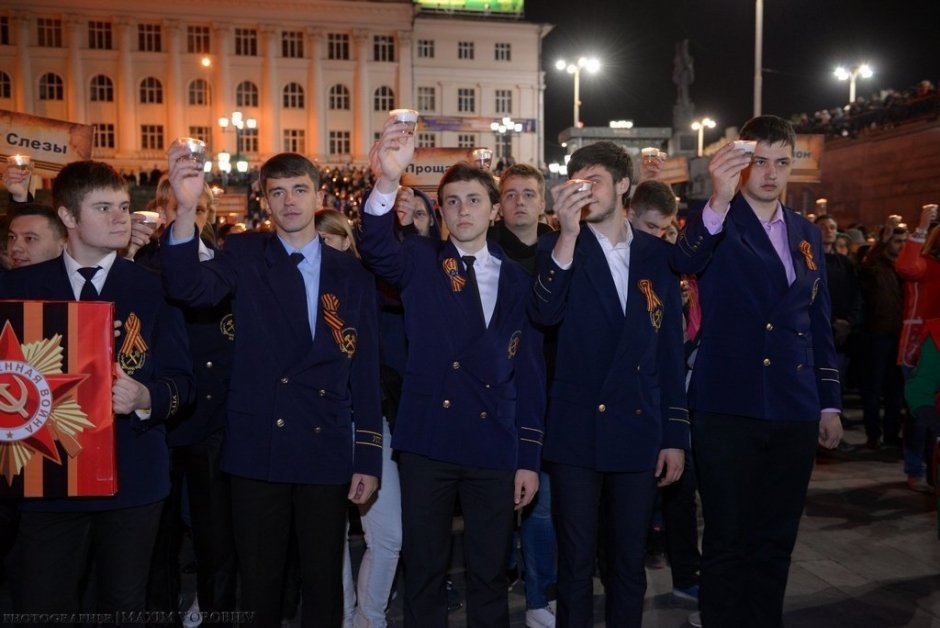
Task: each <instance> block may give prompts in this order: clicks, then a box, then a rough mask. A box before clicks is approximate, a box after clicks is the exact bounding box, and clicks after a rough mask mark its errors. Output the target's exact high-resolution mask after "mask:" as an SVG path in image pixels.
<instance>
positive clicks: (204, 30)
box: [186, 26, 211, 55]
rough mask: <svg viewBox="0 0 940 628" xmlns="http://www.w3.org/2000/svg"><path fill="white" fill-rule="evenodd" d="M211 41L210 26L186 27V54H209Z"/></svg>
mask: <svg viewBox="0 0 940 628" xmlns="http://www.w3.org/2000/svg"><path fill="white" fill-rule="evenodd" d="M210 46H211V40H210V39H209V27H208V26H187V27H186V52H188V53H190V54H200V55H207V54H209V48H210Z"/></svg>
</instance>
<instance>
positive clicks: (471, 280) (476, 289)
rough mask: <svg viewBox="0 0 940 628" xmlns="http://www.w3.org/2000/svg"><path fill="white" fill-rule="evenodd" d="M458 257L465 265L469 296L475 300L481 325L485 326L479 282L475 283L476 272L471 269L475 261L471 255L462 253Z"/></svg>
mask: <svg viewBox="0 0 940 628" xmlns="http://www.w3.org/2000/svg"><path fill="white" fill-rule="evenodd" d="M460 259H462V260H463V263H464V264H466V265H467V289H468V290H469V291H470V295H471V297H472V298H473V299H474V300H475V301H476V304H477V309H478V310H479V311H480V317H481V318H482V320H483V325H484V326H486V314H484V313H483V299H482V298H481V297H480V284H478V283H477V272H476V271H475V270H473V262H475V261H477V258H475V257H474V256H472V255H464V256H463V257H461V258H460Z"/></svg>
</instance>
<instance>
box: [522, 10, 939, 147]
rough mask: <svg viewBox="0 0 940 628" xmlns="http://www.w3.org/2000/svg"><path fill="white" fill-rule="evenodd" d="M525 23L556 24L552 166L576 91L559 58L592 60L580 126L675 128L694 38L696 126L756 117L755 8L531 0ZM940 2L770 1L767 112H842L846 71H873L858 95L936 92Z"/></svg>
mask: <svg viewBox="0 0 940 628" xmlns="http://www.w3.org/2000/svg"><path fill="white" fill-rule="evenodd" d="M526 18H527V19H528V20H529V21H533V22H545V23H549V24H554V25H555V28H554V30H553V31H552V32H551V33H550V34H549V35H548V36H547V37H546V38H545V40H544V42H543V44H544V51H543V56H542V63H543V67H544V68H545V71H546V84H547V89H546V99H545V115H546V134H545V144H546V152H547V153H548V155H547V157H548V160H549V161H551V160H555V159H558V158H559V157H560V156H561V155H562V154H563V152H562V149H561V147H559V146H558V145H557V137H558V133H559V132H560V131H561V130H562V129H563V128H566V127H568V126H570V125H571V121H572V111H571V109H572V102H573V80H572V78H571V76H569V75H567V74H565V73H563V72H559V71H557V70H555V67H554V64H555V61H556V60H557V59H558V58H559V57H566V58H569V59H570V58H576V57H577V56H579V55H594V56H597V57H599V58H600V59H601V61H602V63H603V66H604V67H603V69H602V70H601V72H600V73H598V74H595V75H589V74H587V73H586V72H584V73H582V74H581V101H582V103H583V104H582V107H581V120H582V121H583V122H584V123H585V125H586V126H606V125H607V123H608V121H609V120H619V119H630V120H633V121H634V123H635V124H636V125H637V126H671V125H672V105H673V104H674V103H675V100H676V87H675V85H674V84H673V82H672V67H673V55H674V53H675V48H674V47H675V43H676V42H678V41H680V40H682V39H686V38H688V39H689V40H690V42H689V48H690V51H691V54H692V57H693V58H694V61H695V82H694V83H693V84H692V86H691V88H690V97H691V99H692V101H693V103H694V104H695V109H696V115H697V116H706V115H707V116H710V117H712V118H713V119H715V120H717V121H718V128H717V129H715V130H714V131H712V132H710V133H709V134H707V135H706V143H708V142H709V141H714V140H715V139H717V138H718V137H719V136H720V130H721V129H723V128H724V127H727V126H740V124H741V123H742V122H744V121H745V120H746V119H747V118H748V117H750V115H751V112H752V110H753V89H754V88H753V85H754V83H753V78H752V77H753V74H754V2H753V0H641V1H639V2H638V1H636V0H607V1H599V0H580V1H574V0H528V1H527V2H526ZM938 27H940V1H938V0H906V1H903V2H891V1H890V0H764V47H763V48H764V52H763V55H764V58H763V67H764V86H763V113H773V114H777V115H780V116H782V117H785V118H789V117H790V115H791V114H793V113H799V112H807V113H812V112H813V111H816V110H817V109H822V108H832V107H837V106H840V105H844V104H845V103H846V101H847V100H848V89H849V88H848V82H847V81H837V80H836V79H835V78H834V77H833V76H832V71H833V69H834V68H835V67H836V66H837V65H839V64H843V65H847V66H851V65H853V64H855V63H859V62H866V61H867V62H868V63H870V64H871V65H872V66H873V68H874V71H875V75H874V77H872V78H871V79H868V80H863V79H859V80H858V83H857V93H858V95H859V96H864V97H867V96H868V95H869V94H871V93H872V92H873V91H875V90H880V89H886V88H895V89H905V88H907V87H910V86H912V85H914V84H916V83H918V82H919V81H920V80H921V79H930V80H932V81H933V82H934V83H935V84H940V33H938Z"/></svg>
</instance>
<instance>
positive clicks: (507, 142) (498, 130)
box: [490, 116, 522, 158]
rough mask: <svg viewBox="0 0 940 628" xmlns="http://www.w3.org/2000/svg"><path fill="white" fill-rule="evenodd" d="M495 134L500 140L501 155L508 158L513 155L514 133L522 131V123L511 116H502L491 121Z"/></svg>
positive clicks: (491, 127)
mask: <svg viewBox="0 0 940 628" xmlns="http://www.w3.org/2000/svg"><path fill="white" fill-rule="evenodd" d="M490 129H491V130H492V131H493V135H495V136H496V137H497V139H498V140H499V144H500V145H501V146H500V153H501V154H500V157H504V158H508V157H510V156H511V155H512V134H513V133H522V123H521V122H516V121H515V120H513V119H512V118H510V117H508V116H507V117H505V118H502V119H501V120H497V121H494V122H491V123H490Z"/></svg>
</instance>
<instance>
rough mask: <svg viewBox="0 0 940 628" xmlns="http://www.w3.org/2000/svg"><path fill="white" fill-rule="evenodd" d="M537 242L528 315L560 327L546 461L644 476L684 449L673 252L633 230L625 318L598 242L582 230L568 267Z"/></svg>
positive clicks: (552, 237) (552, 238)
mask: <svg viewBox="0 0 940 628" xmlns="http://www.w3.org/2000/svg"><path fill="white" fill-rule="evenodd" d="M558 236H559V234H558V233H549V234H547V235H545V236H542V237H541V238H539V247H538V248H539V251H538V256H537V258H536V267H535V268H536V274H535V282H534V284H533V289H532V291H531V296H530V299H529V311H530V313H531V315H532V318H533V319H534V320H535V321H536V322H537V323H539V324H541V325H546V326H556V325H557V326H558V355H557V359H556V363H555V378H554V380H553V381H552V384H551V388H550V390H549V402H548V420H547V430H546V431H547V433H546V436H545V459H546V460H549V461H552V462H559V463H562V464H567V465H573V466H579V467H587V468H591V469H595V470H597V471H604V472H633V471H648V470H650V469H654V468H655V467H656V461H657V459H658V457H659V452H660V450H662V449H667V448H675V449H688V448H689V417H688V412H687V411H686V403H685V386H684V378H685V367H684V364H683V361H682V356H683V351H682V299H681V296H680V294H679V279H678V277H676V276H675V275H674V274H673V272H672V270H671V269H670V268H669V249H670V246H669V244H667V243H666V242H664V241H663V240H660V239H658V238H654V237H653V236H651V235H649V234H646V233H641V232H638V231H636V230H633V241H632V243H631V244H630V276H629V280H630V283H629V289H628V292H627V308H626V313H624V312H623V310H622V309H621V307H620V299H619V298H618V296H617V288H616V286H615V285H614V281H613V278H612V277H611V275H610V267H609V265H608V264H607V258H606V257H605V255H604V251H603V249H601V245H600V243H599V242H598V241H597V237H596V236H595V235H594V233H593V232H591V230H590V229H588V227H587V225H586V224H583V223H582V226H581V233H580V234H579V235H578V240H577V243H576V245H575V252H574V259H573V260H572V264H571V267H570V268H568V269H567V270H562V269H561V267H559V266H558V264H556V263H555V262H554V260H553V259H552V250H553V249H554V248H555V243H556V242H557V241H558Z"/></svg>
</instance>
